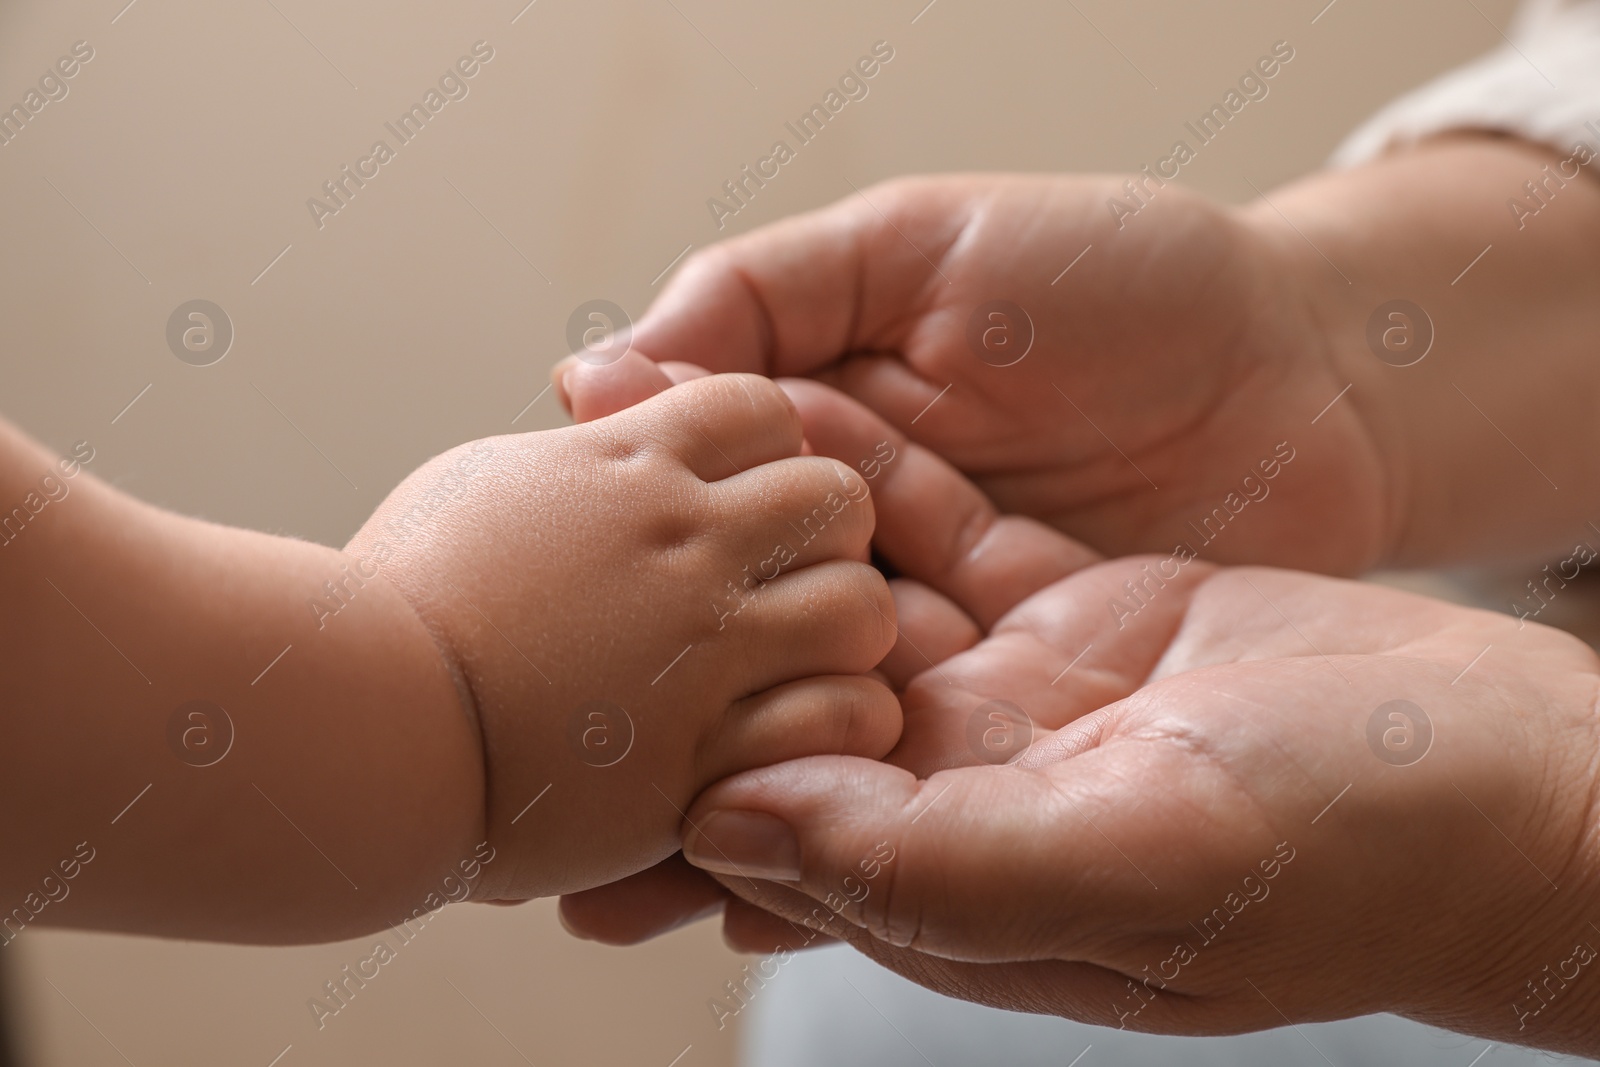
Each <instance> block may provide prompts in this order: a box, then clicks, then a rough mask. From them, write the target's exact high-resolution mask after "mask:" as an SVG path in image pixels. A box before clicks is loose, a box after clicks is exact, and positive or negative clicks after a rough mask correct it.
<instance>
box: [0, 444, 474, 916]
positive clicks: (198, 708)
mask: <svg viewBox="0 0 1600 1067" xmlns="http://www.w3.org/2000/svg"><path fill="white" fill-rule="evenodd" d="M47 472H49V473H48V475H47ZM47 476H48V477H49V478H50V479H51V480H50V482H48V483H44V482H43V481H42V480H43V479H44V478H45V477H47ZM0 492H3V493H4V497H3V498H0V504H3V506H5V507H6V509H7V510H6V515H13V513H12V512H11V510H10V506H11V505H12V504H15V505H17V507H19V508H21V509H22V512H23V513H25V514H26V515H27V516H28V518H27V520H26V522H25V524H23V523H20V522H19V521H18V519H17V518H15V517H13V521H12V524H11V526H10V527H9V528H8V534H9V536H8V537H6V538H3V539H0V540H3V542H4V543H3V547H0V590H3V594H0V595H3V598H4V602H5V603H6V605H7V607H8V609H9V610H8V611H7V612H6V613H5V616H4V618H3V619H0V635H3V638H0V640H3V642H4V647H5V650H6V652H5V655H4V657H3V658H0V672H3V677H4V686H5V689H4V691H5V693H6V700H5V708H6V711H5V725H6V732H7V737H6V743H5V745H4V746H3V747H0V764H3V770H0V781H3V783H4V785H3V786H0V789H3V790H4V792H5V799H6V801H7V808H8V810H11V811H13V812H19V813H20V812H30V813H31V814H30V815H29V816H28V817H27V818H13V819H10V820H7V828H6V831H5V845H4V848H5V855H6V858H7V862H6V864H5V868H4V873H3V874H0V892H3V896H0V944H4V943H9V942H10V941H11V940H14V939H15V938H16V937H19V936H26V930H27V928H28V927H29V926H32V925H36V924H38V925H63V926H76V927H89V928H100V929H115V930H123V931H130V932H139V933H152V934H170V935H179V936H185V937H198V938H216V939H226V940H241V941H259V942H295V941H306V940H325V939H332V938H338V937H345V936H351V935H354V934H357V933H360V932H363V931H366V930H372V929H377V928H379V927H382V926H385V925H391V924H393V923H396V922H398V921H400V920H401V919H403V918H405V917H407V916H409V915H410V914H411V913H412V911H413V910H414V909H415V908H417V907H421V906H423V904H424V901H425V900H426V899H427V897H428V894H429V892H430V890H431V891H435V892H436V893H437V892H439V887H440V886H441V885H442V884H443V883H444V879H445V877H446V876H447V875H451V874H454V875H455V876H456V880H458V881H459V879H460V877H461V874H462V873H463V869H462V868H461V867H460V866H459V864H460V862H461V861H467V862H468V863H469V867H468V868H467V870H469V871H470V869H471V868H470V863H471V861H473V860H475V859H478V860H481V857H475V855H474V850H475V846H476V845H477V844H478V842H479V841H481V840H482V836H483V835H482V830H481V823H482V798H483V771H482V758H481V754H480V749H479V745H478V740H477V735H476V730H475V727H474V725H473V724H472V723H471V722H470V721H469V719H468V716H467V714H466V713H465V712H464V711H463V709H462V704H461V702H460V700H459V699H458V697H457V693H456V690H455V686H454V684H453V682H452V679H451V677H450V673H449V671H448V669H447V667H446V666H445V663H444V660H443V658H442V657H441V655H440V653H439V651H438V649H437V648H436V647H435V645H434V643H433V641H432V639H431V638H430V637H429V636H428V634H427V632H426V631H425V630H424V629H423V627H422V625H421V624H420V623H419V622H418V621H417V619H416V616H415V615H414V614H413V612H412V611H411V610H410V608H409V607H408V606H407V605H406V603H405V602H404V601H403V600H402V598H401V597H400V596H399V594H398V593H397V592H395V590H394V589H393V588H391V587H390V586H389V585H388V584H387V583H386V582H385V581H383V580H382V579H381V578H378V577H374V578H370V579H364V578H362V577H360V575H359V574H358V573H356V571H357V569H358V568H357V567H356V564H355V561H353V560H352V559H351V558H350V557H347V556H345V555H344V554H342V553H339V552H337V551H335V550H333V549H329V548H326V547H323V546H318V545H312V544H307V543H304V542H299V541H294V540H290V539H287V538H277V537H269V536H266V535H262V534H256V533H251V532H247V531H242V530H234V529H227V528H223V527H219V526H214V525H211V524H208V523H203V522H199V521H195V520H191V519H185V518H180V517H177V516H174V515H170V514H166V513H162V512H159V511H157V510H155V509H152V508H149V507H146V506H144V505H141V504H139V503H137V502H135V501H132V500H130V499H128V498H126V497H124V496H122V495H120V494H118V493H117V492H115V491H114V490H112V489H110V488H109V487H107V486H106V485H104V484H103V483H100V482H97V481H96V480H95V479H94V478H93V477H92V476H91V475H89V474H88V473H86V472H82V471H76V472H74V476H73V477H70V478H69V477H66V476H65V472H64V470H63V469H62V468H61V467H60V466H58V465H57V461H56V460H55V459H54V457H52V456H49V455H47V454H45V453H44V452H42V451H41V450H39V449H38V448H37V446H35V445H34V444H33V443H32V442H29V441H27V440H26V439H25V438H23V437H22V436H21V435H19V434H17V433H16V432H15V431H14V430H12V429H10V428H9V427H6V426H4V425H3V424H0ZM30 494H33V495H32V496H30ZM40 500H46V501H48V503H47V504H45V505H43V506H40V509H39V510H38V511H37V512H36V513H35V512H33V511H32V509H31V507H32V506H38V502H39V501H40ZM11 531H15V532H11ZM360 569H365V568H360ZM324 583H332V585H331V586H329V585H325V584H324ZM318 604H320V605H322V607H321V608H320V609H319V608H318V607H317V605H318ZM90 853H92V857H93V858H92V859H90V860H88V861H87V862H84V861H83V856H84V855H86V854H90ZM69 870H71V872H72V877H70V878H68V877H67V872H68V871H69ZM437 899H438V897H437V896H436V898H435V902H437Z"/></svg>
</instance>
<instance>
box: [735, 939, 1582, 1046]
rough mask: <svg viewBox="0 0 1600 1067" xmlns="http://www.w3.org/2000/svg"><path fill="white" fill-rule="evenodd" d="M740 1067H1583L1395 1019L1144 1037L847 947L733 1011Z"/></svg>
mask: <svg viewBox="0 0 1600 1067" xmlns="http://www.w3.org/2000/svg"><path fill="white" fill-rule="evenodd" d="M742 1016H743V1017H742V1018H741V1019H740V1022H741V1023H743V1024H744V1037H743V1050H742V1051H743V1058H742V1060H741V1063H743V1064H745V1065H747V1067H851V1065H853V1064H863V1065H868V1067H930V1065H931V1067H977V1065H983V1067H989V1065H994V1067H1110V1065H1137V1067H1169V1065H1170V1067H1179V1065H1182V1067H1290V1065H1294V1067H1299V1065H1304V1067H1328V1065H1329V1064H1332V1065H1333V1067H1369V1065H1371V1067H1380V1065H1381V1067H1395V1065H1403V1067H1532V1065H1534V1064H1587V1063H1594V1062H1596V1061H1594V1060H1582V1059H1576V1058H1573V1057H1567V1056H1552V1055H1549V1054H1547V1053H1539V1052H1533V1051H1530V1050H1528V1049H1525V1048H1519V1047H1516V1046H1513V1045H1491V1044H1490V1043H1489V1042H1487V1041H1482V1040H1478V1039H1476V1038H1469V1037H1463V1036H1461V1035H1460V1034H1452V1033H1449V1032H1447V1031H1444V1030H1436V1029H1433V1028H1432V1027H1427V1026H1422V1025H1420V1024H1418V1023H1414V1022H1410V1021H1408V1020H1406V1019H1401V1018H1398V1017H1396V1016H1393V1015H1369V1016H1367V1017H1366V1018H1362V1019H1349V1020H1346V1021H1344V1022H1337V1023H1316V1024H1311V1025H1307V1026H1299V1027H1292V1028H1285V1029H1279V1030H1268V1031H1265V1032H1263V1033H1259V1034H1245V1035H1242V1036H1239V1037H1151V1036H1149V1035H1147V1034H1134V1033H1127V1032H1122V1031H1117V1030H1111V1029H1106V1028H1103V1027H1096V1026H1087V1025H1084V1024H1082V1023H1074V1022H1068V1021H1067V1020H1065V1019H1056V1018H1051V1017H1045V1016H1037V1015H1018V1014H1015V1013H1013V1012H1006V1011H998V1010H996V1009H994V1008H985V1007H980V1006H978V1005H976V1004H967V1003H964V1002H962V1001H957V1000H951V999H948V998H946V997H942V996H939V995H938V994H936V993H930V992H928V991H927V990H925V989H923V988H922V987H920V986H917V985H914V984H913V983H911V982H908V981H906V980H905V979H903V978H901V977H899V976H898V975H896V974H894V973H892V972H890V971H886V970H884V969H883V968H881V967H879V966H878V965H877V964H875V963H873V962H871V961H870V960H868V959H867V958H866V957H864V956H862V955H860V954H859V953H857V952H855V951H853V950H852V949H849V948H843V947H838V948H826V949H818V950H816V951H814V952H803V953H799V954H797V955H796V956H794V958H792V959H791V960H789V961H788V962H787V963H786V964H784V966H783V967H782V968H781V969H780V970H779V973H778V976H777V977H776V978H774V979H773V980H772V981H770V982H768V983H767V984H766V986H765V987H764V988H762V989H760V990H759V991H757V993H756V994H755V995H754V996H753V997H752V998H751V1000H750V1005H749V1007H748V1008H746V1009H745V1011H744V1012H743V1013H742Z"/></svg>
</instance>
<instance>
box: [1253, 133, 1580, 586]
mask: <svg viewBox="0 0 1600 1067" xmlns="http://www.w3.org/2000/svg"><path fill="white" fill-rule="evenodd" d="M1584 158H1586V153H1580V154H1579V155H1578V156H1577V157H1573V155H1572V153H1559V154H1558V153H1554V152H1551V151H1549V150H1546V149H1542V148H1539V147H1536V146H1532V145H1528V144H1525V143H1523V142H1520V141H1515V140H1509V139H1499V138H1492V137H1488V136H1461V137H1456V138H1451V139H1447V140H1439V141H1435V142H1432V143H1429V144H1425V145H1422V146H1419V147H1417V148H1414V149H1410V150H1405V151H1400V152H1397V153H1395V154H1393V155H1391V156H1389V157H1387V158H1385V159H1382V160H1379V161H1377V162H1376V163H1373V164H1371V165H1368V166H1365V167H1362V168H1358V169H1356V170H1352V171H1346V172H1327V173H1322V174H1318V175H1316V176H1313V177H1311V178H1309V179H1306V180H1303V181H1300V182H1296V183H1294V184H1292V185H1290V186H1288V187H1286V188H1284V189H1281V190H1278V191H1277V192H1274V193H1270V194H1268V197H1269V200H1270V203H1264V202H1258V203H1256V204H1253V205H1251V206H1250V207H1249V208H1248V209H1247V212H1248V214H1249V215H1250V217H1251V218H1253V219H1254V220H1255V221H1256V222H1257V223H1258V224H1259V225H1260V226H1261V227H1262V229H1263V230H1265V231H1267V232H1271V233H1274V234H1275V235H1276V240H1277V241H1278V242H1279V243H1280V247H1282V248H1283V249H1284V251H1285V252H1286V254H1288V255H1290V256H1291V257H1292V259H1293V260H1294V261H1295V262H1296V263H1297V264H1298V270H1299V272H1300V274H1301V276H1302V277H1303V278H1304V279H1305V280H1306V283H1307V284H1306V289H1307V290H1308V291H1309V292H1310V293H1311V294H1313V296H1312V302H1313V304H1314V306H1315V309H1316V312H1317V314H1318V317H1319V319H1320V322H1321V325H1322V327H1323V330H1324V332H1325V334H1326V335H1327V336H1328V338H1329V341H1330V344H1332V345H1333V346H1334V348H1335V352H1336V359H1338V360H1339V361H1340V362H1341V363H1342V366H1343V367H1344V369H1345V370H1346V373H1347V380H1348V381H1351V382H1352V383H1353V388H1352V389H1351V390H1350V393H1349V394H1348V395H1347V396H1345V397H1344V398H1343V400H1342V401H1341V402H1342V403H1348V404H1352V405H1356V406H1357V407H1358V408H1360V409H1362V411H1363V414H1364V415H1365V417H1366V421H1367V422H1368V424H1369V425H1371V426H1372V427H1373V428H1374V433H1375V434H1376V435H1377V436H1378V438H1379V441H1378V444H1379V446H1380V447H1381V448H1382V449H1383V450H1384V452H1385V453H1386V454H1387V455H1388V456H1389V457H1391V459H1392V460H1394V463H1393V465H1392V468H1391V469H1392V470H1393V471H1394V482H1393V490H1392V491H1393V493H1394V494H1395V496H1396V498H1397V499H1396V500H1395V507H1394V509H1393V511H1394V514H1395V516H1396V521H1395V528H1394V529H1393V530H1392V531H1391V532H1390V533H1391V537H1390V544H1391V546H1392V548H1391V559H1390V560H1389V562H1392V563H1398V564H1438V563H1446V562H1455V561H1471V560H1479V559H1485V558H1490V557H1508V556H1509V557H1518V556H1531V555H1538V554H1542V553H1547V552H1551V551H1558V550H1568V551H1570V550H1571V548H1572V546H1573V543H1574V542H1575V541H1576V540H1578V539H1580V538H1591V539H1596V538H1600V534H1596V533H1595V531H1594V530H1592V529H1590V528H1589V527H1588V526H1587V521H1588V520H1589V519H1590V518H1591V517H1592V516H1593V510H1594V509H1593V507H1592V504H1593V503H1594V501H1595V500H1596V499H1597V498H1600V417H1597V415H1600V342H1597V340H1596V339H1597V338H1600V299H1596V296H1595V294H1596V293H1597V292H1600V244H1597V243H1596V241H1595V239H1594V235H1595V234H1597V233H1600V178H1597V176H1596V175H1595V174H1594V173H1593V168H1594V166H1595V165H1600V164H1594V163H1590V164H1589V165H1581V163H1580V161H1581V160H1582V159H1584ZM1529 182H1531V183H1533V185H1532V189H1533V190H1534V191H1536V192H1537V193H1538V197H1537V198H1536V197H1535V196H1533V195H1532V194H1531V193H1530V187H1529V185H1528V184H1527V183H1529ZM1519 205H1520V206H1519ZM1289 220H1292V225H1291V224H1290V221H1289ZM1297 231H1298V232H1297ZM1397 300H1405V301H1409V302H1411V303H1412V304H1414V305H1416V306H1418V307H1420V308H1421V309H1423V311H1424V312H1425V316H1426V318H1423V317H1419V316H1417V315H1416V314H1415V313H1414V312H1410V311H1408V310H1407V309H1404V308H1400V309H1398V310H1399V312H1400V314H1401V316H1402V317H1401V318H1390V317H1388V316H1387V315H1381V314H1378V312H1379V309H1380V308H1383V307H1384V306H1385V305H1388V304H1390V302H1391V301H1397ZM1391 310H1394V309H1391ZM1430 321H1431V333H1432V341H1431V350H1426V346H1427V344H1428V336H1429V331H1430V326H1429V322H1430ZM1374 323H1376V326H1375V328H1373V330H1372V332H1373V333H1374V334H1375V336H1376V337H1377V339H1378V340H1377V341H1376V342H1375V343H1376V344H1377V347H1378V349H1380V350H1381V351H1382V355H1381V356H1380V355H1379V354H1378V353H1377V352H1376V351H1375V350H1374V342H1372V341H1369V337H1368V334H1369V326H1372V324H1374ZM1391 328H1393V329H1392V332H1389V333H1388V335H1387V340H1388V341H1390V342H1392V343H1391V344H1388V345H1385V343H1384V339H1385V331H1390V330H1391ZM1408 346H1409V347H1408ZM1425 350H1426V355H1425V356H1423V358H1421V360H1420V362H1417V363H1415V364H1412V365H1410V366H1398V365H1397V364H1403V363H1406V362H1408V361H1409V360H1410V359H1413V358H1416V357H1418V356H1422V353H1423V352H1424V351H1425ZM1329 399H1330V400H1331V399H1332V397H1330V398H1329ZM1558 486H1559V489H1558V488H1557V487H1558Z"/></svg>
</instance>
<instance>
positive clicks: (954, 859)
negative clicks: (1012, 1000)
mask: <svg viewBox="0 0 1600 1067" xmlns="http://www.w3.org/2000/svg"><path fill="white" fill-rule="evenodd" d="M1147 762H1148V764H1149V767H1150V773H1151V775H1152V777H1155V776H1158V775H1159V774H1160V773H1163V769H1162V768H1161V766H1160V761H1158V760H1149V761H1147ZM1093 764H1094V761H1089V760H1084V761H1082V762H1081V763H1079V764H1078V765H1079V766H1081V767H1082V773H1081V774H1080V775H1075V776H1074V778H1073V780H1072V781H1071V784H1070V788H1068V787H1067V786H1064V785H1062V784H1060V783H1059V782H1058V781H1057V779H1056V778H1054V777H1052V776H1051V775H1050V774H1048V773H1046V772H1044V771H1038V770H1021V769H1018V768H1014V767H989V766H985V767H972V768H964V769H961V770H954V771H943V772H940V773H939V774H936V775H934V776H933V777H931V778H929V779H926V780H922V781H919V780H918V779H917V778H916V777H914V776H913V775H912V774H911V773H909V772H907V771H904V770H900V769H898V768H895V767H891V766H888V765H886V764H882V763H877V762H873V761H871V760H864V759H856V758H850V757H832V756H820V757H812V758H810V759H803V760H795V761H793V762H790V763H785V764H781V765H779V766H775V767H767V768H764V769H761V770H756V771H751V772H748V773H746V774H741V775H738V776H735V777H734V778H730V779H728V780H726V781H723V782H720V783H718V784H717V785H714V786H712V787H711V788H710V789H709V790H707V791H706V792H705V793H703V794H702V795H701V796H700V798H699V799H698V800H697V801H696V802H695V805H694V807H693V808H692V809H691V810H690V812H689V818H688V821H687V822H686V824H685V825H686V834H685V838H684V855H685V857H686V858H687V859H688V860H689V862H691V863H693V864H695V865H696V866H699V867H701V868H702V869H704V870H708V871H711V872H713V873H716V874H719V875H721V874H725V875H732V876H734V879H751V880H760V881H775V882H781V883H784V884H786V885H787V886H789V887H790V888H792V889H794V890H797V891H799V892H800V893H802V894H804V895H805V896H807V897H809V898H811V901H812V905H813V906H812V908H811V909H810V910H809V911H808V912H806V913H803V914H795V913H793V912H792V911H791V912H789V913H787V914H785V916H784V917H785V918H789V919H792V920H800V921H805V922H807V923H808V924H809V925H813V926H815V925H817V924H821V925H822V927H823V928H831V924H832V923H835V922H840V921H842V922H844V923H846V924H848V926H853V927H855V928H856V929H857V930H860V931H864V932H865V933H866V934H868V935H870V936H871V937H872V938H874V939H876V940H878V941H882V942H884V943H886V944H888V945H892V946H895V947H898V948H913V949H917V950H919V951H922V952H927V953H931V954H933V955H936V956H942V957H944V958H946V959H953V960H967V961H1001V960H1037V959H1051V958H1059V957H1061V956H1063V955H1070V954H1072V953H1081V952H1084V951H1086V950H1087V949H1088V947H1089V946H1090V945H1093V944H1095V943H1096V942H1098V941H1099V940H1100V939H1103V938H1105V937H1107V936H1111V935H1113V934H1114V933H1115V931H1116V930H1117V929H1119V927H1120V926H1126V927H1127V928H1128V930H1129V932H1132V931H1134V930H1136V929H1138V927H1139V926H1140V925H1141V924H1148V923H1150V922H1155V921H1158V919H1159V913H1160V911H1161V909H1160V908H1159V907H1157V906H1156V902H1155V901H1153V900H1152V899H1151V898H1152V895H1153V894H1154V893H1155V890H1153V889H1152V886H1151V884H1150V883H1149V882H1148V881H1147V880H1146V879H1145V878H1144V876H1143V875H1141V874H1140V873H1139V872H1138V871H1137V869H1135V868H1134V867H1133V866H1132V865H1130V864H1129V863H1128V861H1127V859H1126V857H1125V856H1124V855H1123V854H1122V853H1119V852H1118V851H1117V846H1115V845H1113V844H1111V843H1110V840H1109V839H1108V837H1107V836H1105V835H1103V834H1102V833H1101V832H1100V830H1099V829H1097V826H1098V827H1099V828H1102V829H1107V828H1108V829H1107V833H1114V834H1115V835H1116V836H1118V837H1119V838H1120V840H1121V841H1122V842H1123V845H1124V847H1131V846H1134V845H1138V844H1141V843H1142V842H1141V838H1145V837H1158V836H1160V835H1161V834H1164V833H1166V832H1167V827H1165V826H1161V825H1152V826H1140V825H1129V824H1128V820H1127V819H1119V817H1118V816H1117V815H1116V814H1115V811H1114V810H1109V809H1110V808H1111V807H1112V806H1113V805H1114V803H1121V804H1123V805H1124V806H1126V794H1127V792H1128V790H1129V788H1131V787H1130V786H1128V784H1127V783H1126V782H1125V781H1124V779H1125V775H1122V774H1118V773H1117V772H1116V770H1115V769H1113V770H1112V772H1111V773H1110V774H1097V773H1096V770H1095V767H1094V765H1093ZM1113 794H1114V797H1113ZM1158 817H1159V816H1158V815H1157V814H1156V812H1155V811H1154V809H1152V812H1151V815H1150V816H1149V818H1152V819H1153V818H1158ZM1090 820H1094V821H1093V822H1091V821H1090ZM1135 821H1137V819H1136V818H1135ZM1152 847H1154V846H1153V845H1152ZM731 884H732V882H731V881H730V885H731ZM742 892H743V891H742V890H741V893H742Z"/></svg>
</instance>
